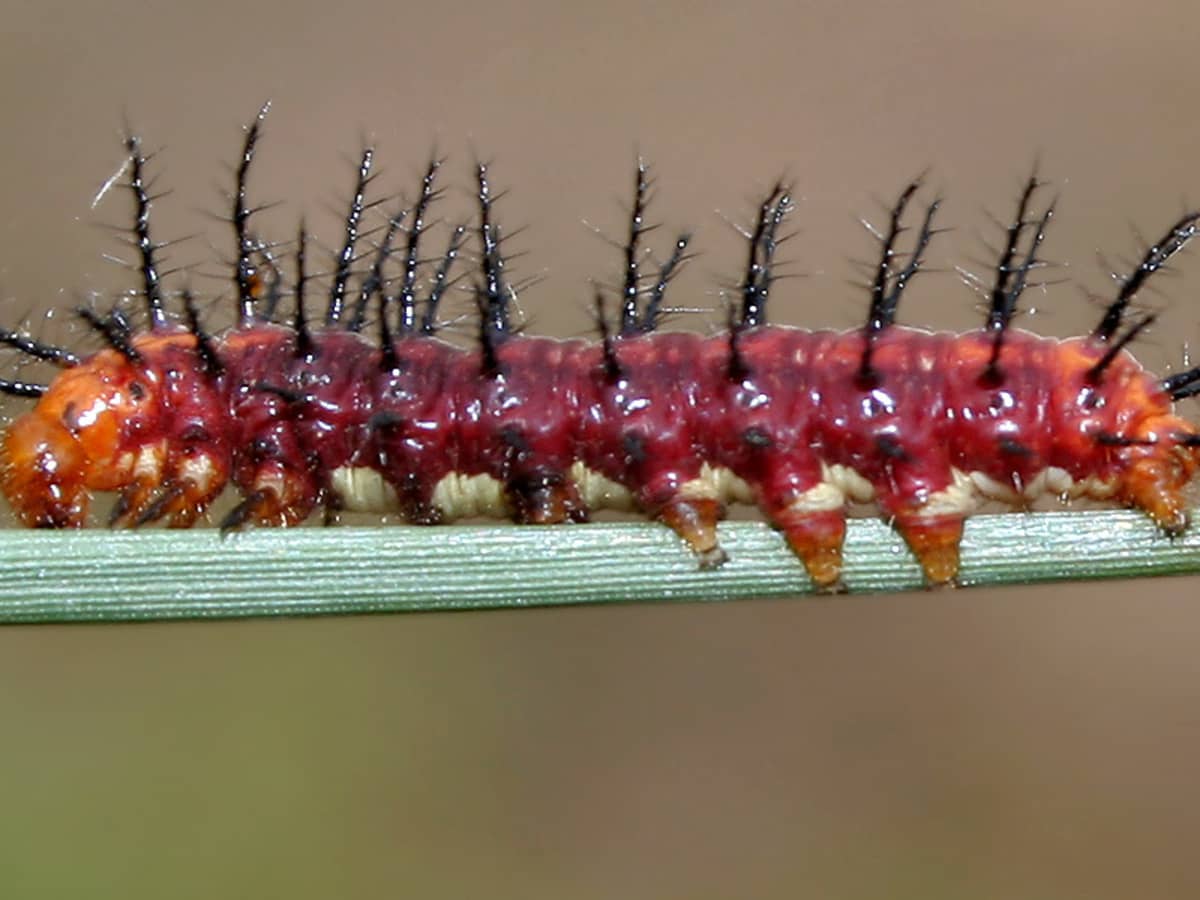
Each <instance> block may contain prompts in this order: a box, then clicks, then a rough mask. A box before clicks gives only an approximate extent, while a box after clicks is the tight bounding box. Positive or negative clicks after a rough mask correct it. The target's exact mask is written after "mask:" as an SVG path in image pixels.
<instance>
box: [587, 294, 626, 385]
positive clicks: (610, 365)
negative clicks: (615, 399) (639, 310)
mask: <svg viewBox="0 0 1200 900" xmlns="http://www.w3.org/2000/svg"><path fill="white" fill-rule="evenodd" d="M592 316H593V318H594V319H595V321H596V330H597V331H599V332H600V350H601V352H602V353H603V356H604V380H605V381H607V382H608V383H609V384H615V383H616V382H618V381H620V380H621V374H622V373H621V361H620V360H619V359H617V347H616V341H615V340H614V339H613V334H612V329H611V328H609V326H608V310H607V309H605V303H604V292H603V291H601V290H600V289H599V288H597V289H596V295H595V298H594V300H593V307H592Z"/></svg>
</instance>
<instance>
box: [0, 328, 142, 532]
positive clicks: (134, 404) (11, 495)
mask: <svg viewBox="0 0 1200 900" xmlns="http://www.w3.org/2000/svg"><path fill="white" fill-rule="evenodd" d="M156 382H157V379H156V378H155V377H154V373H153V371H152V370H148V369H146V368H145V367H143V366H140V365H137V364H135V363H133V362H131V361H130V360H128V359H126V357H124V356H122V355H121V354H120V353H118V352H116V351H114V350H105V351H102V352H100V353H97V354H96V355H95V356H93V357H91V358H90V359H88V360H86V361H84V362H83V363H81V364H80V365H78V366H75V367H73V368H70V369H67V370H65V371H64V372H62V373H61V374H60V375H59V376H58V378H56V379H55V380H54V382H53V383H52V384H51V385H50V388H49V389H48V390H47V391H46V393H45V394H44V395H43V396H42V397H41V399H40V400H39V401H38V403H37V405H36V406H35V407H34V408H33V409H32V410H31V411H30V412H28V413H26V414H25V415H23V416H20V417H19V418H18V419H17V420H16V421H14V422H13V423H12V425H10V426H9V428H8V429H7V430H6V431H5V433H4V436H3V440H2V441H0V490H3V492H4V494H5V496H6V497H7V498H8V501H9V503H10V504H12V507H13V509H14V510H16V512H17V515H18V516H19V517H20V518H21V520H22V522H24V523H25V524H26V525H30V526H34V527H42V528H62V527H73V528H77V527H80V526H81V525H83V523H84V519H85V518H86V516H87V510H88V500H89V498H90V492H91V491H93V490H101V491H111V490H115V489H118V488H120V487H123V486H124V485H127V484H129V483H130V482H131V481H132V480H133V479H134V477H135V468H136V465H137V462H138V455H139V454H138V452H137V451H138V449H139V448H140V447H144V446H145V445H146V443H147V441H148V440H149V439H152V438H153V437H154V434H155V432H156V431H158V430H159V427H160V426H159V419H160V413H159V403H158V394H159V389H158V385H157V383H156Z"/></svg>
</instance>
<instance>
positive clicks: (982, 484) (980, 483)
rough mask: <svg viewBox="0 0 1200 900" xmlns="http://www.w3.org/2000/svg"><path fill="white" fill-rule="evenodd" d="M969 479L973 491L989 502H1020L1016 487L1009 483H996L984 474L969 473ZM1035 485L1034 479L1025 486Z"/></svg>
mask: <svg viewBox="0 0 1200 900" xmlns="http://www.w3.org/2000/svg"><path fill="white" fill-rule="evenodd" d="M1041 477H1042V476H1041V475H1039V476H1038V478H1041ZM970 478H971V483H972V484H973V485H975V490H976V491H978V492H979V493H980V495H981V496H984V497H986V498H987V499H989V500H998V501H1000V502H1001V503H1019V502H1020V501H1021V495H1020V494H1019V493H1017V489H1016V487H1015V486H1014V485H1013V484H1012V483H1011V482H1009V483H1007V484H1006V483H1005V482H1003V481H997V480H996V479H995V478H992V477H991V476H990V475H987V474H986V473H984V472H971V473H970ZM1036 483H1037V479H1034V480H1033V481H1031V482H1030V483H1029V485H1027V486H1026V489H1028V488H1029V487H1032V486H1033V485H1034V484H1036Z"/></svg>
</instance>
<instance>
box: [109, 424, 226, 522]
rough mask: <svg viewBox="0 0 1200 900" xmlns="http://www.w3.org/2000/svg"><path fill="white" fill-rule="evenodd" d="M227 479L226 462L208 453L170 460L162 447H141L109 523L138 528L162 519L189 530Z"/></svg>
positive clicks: (184, 455)
mask: <svg viewBox="0 0 1200 900" xmlns="http://www.w3.org/2000/svg"><path fill="white" fill-rule="evenodd" d="M164 459H165V460H166V461H165V462H164ZM227 478H228V466H227V465H226V464H225V462H224V461H222V460H220V459H218V458H216V457H215V456H212V455H210V454H208V453H203V452H197V453H186V454H183V453H181V454H177V455H175V456H174V457H173V458H171V457H168V456H167V450H166V448H165V447H164V446H161V445H155V446H152V447H146V448H143V450H142V451H141V453H139V455H138V459H137V462H136V463H135V464H134V480H133V482H132V483H131V484H129V485H127V486H126V487H125V488H123V489H122V491H121V493H120V495H119V496H118V498H117V503H116V505H115V506H114V507H113V509H112V513H111V514H110V516H109V524H110V525H114V526H115V525H120V524H126V525H129V526H131V527H134V528H138V527H140V526H142V525H148V524H150V523H152V522H157V521H159V520H161V519H164V518H165V519H167V524H168V525H170V526H171V527H172V528H190V527H191V526H192V525H193V524H195V522H196V519H198V518H199V517H200V515H201V514H202V513H203V512H204V511H205V510H206V509H207V508H208V507H209V505H210V504H211V503H212V502H213V500H215V499H216V497H217V495H218V494H220V493H221V491H222V490H223V489H224V487H225V482H226V480H227Z"/></svg>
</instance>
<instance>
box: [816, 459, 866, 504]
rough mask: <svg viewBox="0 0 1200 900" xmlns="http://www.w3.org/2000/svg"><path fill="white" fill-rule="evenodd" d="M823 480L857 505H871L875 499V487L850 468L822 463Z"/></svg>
mask: <svg viewBox="0 0 1200 900" xmlns="http://www.w3.org/2000/svg"><path fill="white" fill-rule="evenodd" d="M821 480H822V481H824V482H826V483H828V484H832V485H833V486H834V487H835V488H837V489H838V490H839V491H840V492H841V493H843V494H845V495H846V496H847V497H849V498H850V499H851V500H853V501H854V502H855V503H870V502H871V501H872V500H874V499H875V487H874V485H872V484H871V482H869V481H867V479H865V478H863V477H862V476H861V475H859V474H858V473H857V472H856V471H854V470H853V469H851V468H850V467H849V466H843V465H841V464H834V465H832V466H827V465H825V463H821Z"/></svg>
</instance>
